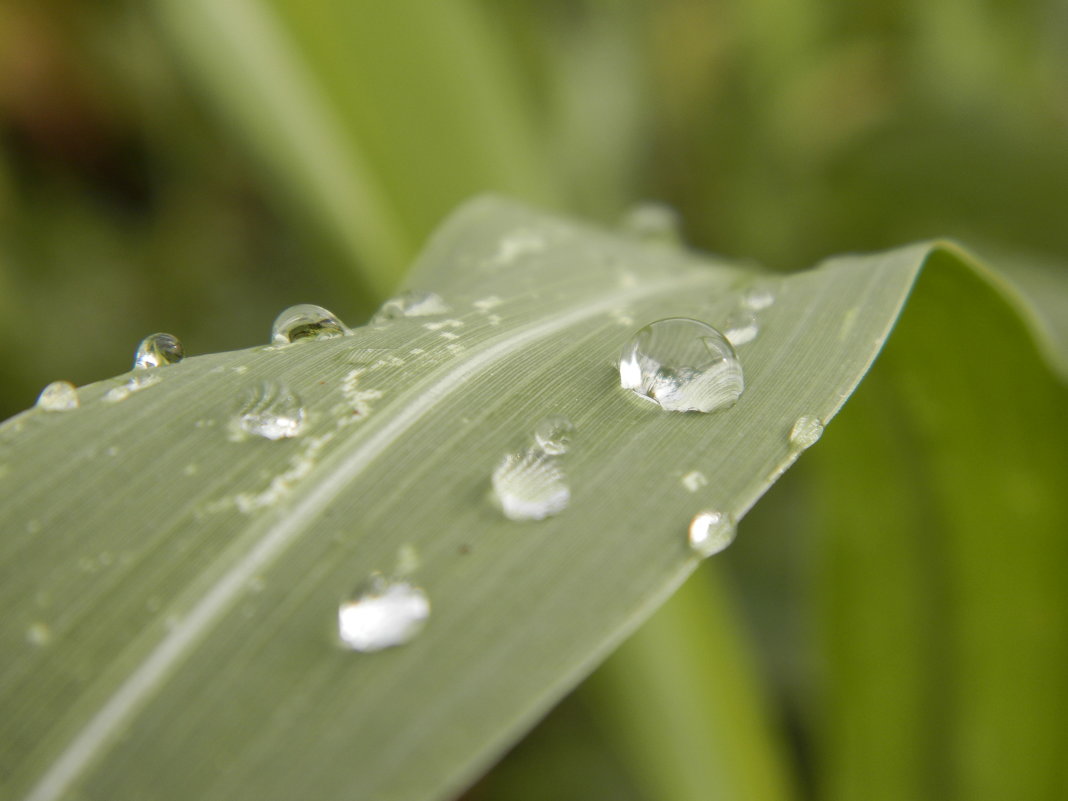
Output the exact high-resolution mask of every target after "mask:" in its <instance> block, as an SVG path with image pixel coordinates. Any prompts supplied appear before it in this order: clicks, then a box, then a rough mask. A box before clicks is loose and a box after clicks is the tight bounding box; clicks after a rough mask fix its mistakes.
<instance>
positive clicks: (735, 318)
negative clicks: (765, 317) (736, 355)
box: [723, 312, 760, 348]
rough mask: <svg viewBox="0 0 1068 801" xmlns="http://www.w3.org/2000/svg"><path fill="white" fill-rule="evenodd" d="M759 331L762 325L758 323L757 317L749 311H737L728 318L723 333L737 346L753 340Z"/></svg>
mask: <svg viewBox="0 0 1068 801" xmlns="http://www.w3.org/2000/svg"><path fill="white" fill-rule="evenodd" d="M759 333H760V326H758V325H757V320H756V317H755V316H754V315H752V314H750V313H749V312H735V313H734V314H732V315H731V316H730V317H728V318H727V322H726V324H725V325H724V326H723V335H724V336H725V337H727V339H728V340H729V341H730V343H731V345H733V346H734V347H736V348H737V347H738V346H739V345H744V344H746V343H747V342H752V341H753V340H754V339H756V338H757V334H759Z"/></svg>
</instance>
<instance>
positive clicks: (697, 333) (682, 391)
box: [619, 317, 745, 412]
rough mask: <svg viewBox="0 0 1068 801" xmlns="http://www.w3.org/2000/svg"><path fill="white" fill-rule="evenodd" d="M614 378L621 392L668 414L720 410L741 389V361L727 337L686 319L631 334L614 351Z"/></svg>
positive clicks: (725, 406)
mask: <svg viewBox="0 0 1068 801" xmlns="http://www.w3.org/2000/svg"><path fill="white" fill-rule="evenodd" d="M619 380H620V384H621V385H622V387H623V388H624V389H629V390H631V391H632V392H634V393H635V394H637V395H639V396H641V397H643V398H647V399H649V400H652V401H655V402H656V403H658V404H659V405H660V407H661V408H663V409H666V410H668V411H672V412H690V411H693V412H712V411H716V410H718V409H724V408H727V407H729V406H733V405H734V403H735V402H736V401H737V400H738V398H739V396H741V394H742V391H743V390H744V389H745V382H744V379H743V377H742V365H741V362H739V361H738V356H737V354H736V353H735V352H734V347H733V346H732V345H731V343H730V342H729V341H728V340H727V338H726V337H725V336H723V334H721V333H720V332H719V331H717V330H716V329H715V328H713V327H712V326H710V325H708V324H706V323H702V322H699V321H697V320H691V319H689V318H686V317H669V318H667V319H664V320H658V321H656V322H654V323H651V324H650V325H647V326H645V327H644V328H642V329H640V330H639V331H637V332H636V333H635V334H634V336H632V337H631V338H630V339H629V340H628V341H627V343H626V344H625V345H624V346H623V350H622V352H621V353H620V356H619Z"/></svg>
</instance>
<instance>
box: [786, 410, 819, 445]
mask: <svg viewBox="0 0 1068 801" xmlns="http://www.w3.org/2000/svg"><path fill="white" fill-rule="evenodd" d="M822 436H823V423H822V422H821V421H820V419H819V418H818V417H810V416H809V415H804V416H802V417H798V418H797V422H795V423H794V427H793V428H791V429H790V447H792V448H794V449H796V450H799V451H803V450H805V449H806V448H811V447H812V446H813V445H815V444H816V442H817V441H818V440H819V438H820V437H822Z"/></svg>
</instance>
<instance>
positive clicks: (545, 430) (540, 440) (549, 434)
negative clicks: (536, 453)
mask: <svg viewBox="0 0 1068 801" xmlns="http://www.w3.org/2000/svg"><path fill="white" fill-rule="evenodd" d="M574 433H575V425H574V424H573V423H572V422H571V421H570V420H568V419H567V418H566V417H559V416H556V417H546V418H545V419H544V420H542V421H541V422H540V423H538V425H537V426H536V427H535V428H534V441H535V442H536V443H537V444H538V447H539V448H541V450H542V451H543V452H544V453H547V454H549V455H550V456H559V455H561V454H564V453H567V451H568V449H569V448H570V447H571V438H572V436H573V435H574Z"/></svg>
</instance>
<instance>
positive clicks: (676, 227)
mask: <svg viewBox="0 0 1068 801" xmlns="http://www.w3.org/2000/svg"><path fill="white" fill-rule="evenodd" d="M620 227H621V228H622V229H623V230H624V231H626V232H628V233H631V234H634V235H635V236H637V237H640V238H641V239H644V240H646V241H648V242H664V243H667V244H678V243H680V242H681V241H682V233H681V231H682V222H681V220H680V218H679V213H678V212H677V211H675V209H673V208H671V206H668V205H667V204H665V203H655V202H646V203H639V204H638V205H636V206H634V207H633V208H631V209H630V210H628V211H627V213H626V214H625V215H624V216H623V221H622V223H621V224H620Z"/></svg>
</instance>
